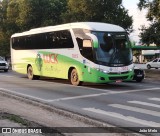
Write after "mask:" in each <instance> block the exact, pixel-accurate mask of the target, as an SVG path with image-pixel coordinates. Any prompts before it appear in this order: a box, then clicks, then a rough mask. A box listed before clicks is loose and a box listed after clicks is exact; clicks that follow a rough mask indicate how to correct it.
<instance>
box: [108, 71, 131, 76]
mask: <svg viewBox="0 0 160 136" xmlns="http://www.w3.org/2000/svg"><path fill="white" fill-rule="evenodd" d="M128 73H129V72H128V71H126V72H121V73H117V72H113V73H112V72H111V73H108V74H110V75H114V74H115V75H117V74H128Z"/></svg>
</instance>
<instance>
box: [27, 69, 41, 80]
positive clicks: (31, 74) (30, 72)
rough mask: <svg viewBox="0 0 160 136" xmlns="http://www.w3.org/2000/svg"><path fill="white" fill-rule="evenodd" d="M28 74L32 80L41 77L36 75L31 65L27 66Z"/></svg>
mask: <svg viewBox="0 0 160 136" xmlns="http://www.w3.org/2000/svg"><path fill="white" fill-rule="evenodd" d="M27 76H28V79H30V80H36V79H39V78H40V77H39V76H36V75H34V74H33V68H32V66H29V67H28V68H27Z"/></svg>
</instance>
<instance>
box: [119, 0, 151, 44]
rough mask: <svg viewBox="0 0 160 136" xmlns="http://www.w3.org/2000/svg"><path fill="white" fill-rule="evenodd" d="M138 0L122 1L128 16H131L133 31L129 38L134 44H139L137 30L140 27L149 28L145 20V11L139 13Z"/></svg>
mask: <svg viewBox="0 0 160 136" xmlns="http://www.w3.org/2000/svg"><path fill="white" fill-rule="evenodd" d="M138 2H139V0H122V5H123V6H124V7H125V8H126V9H128V11H129V15H130V16H133V29H134V32H132V33H131V34H130V38H131V39H132V40H134V41H136V42H139V36H138V35H139V32H140V31H139V30H138V29H139V28H141V26H142V25H145V26H149V22H148V21H147V20H146V18H145V16H146V12H147V11H146V10H142V11H140V10H139V9H138V6H137V4H138Z"/></svg>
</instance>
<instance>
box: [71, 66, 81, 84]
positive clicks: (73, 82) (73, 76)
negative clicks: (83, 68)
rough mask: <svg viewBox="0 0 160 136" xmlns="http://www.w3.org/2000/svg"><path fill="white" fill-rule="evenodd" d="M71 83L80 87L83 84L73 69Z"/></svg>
mask: <svg viewBox="0 0 160 136" xmlns="http://www.w3.org/2000/svg"><path fill="white" fill-rule="evenodd" d="M70 82H71V84H72V85H75V86H79V85H81V84H82V82H81V81H80V80H79V76H78V72H77V70H76V69H75V68H74V69H72V71H71V73H70Z"/></svg>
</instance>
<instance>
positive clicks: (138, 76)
mask: <svg viewBox="0 0 160 136" xmlns="http://www.w3.org/2000/svg"><path fill="white" fill-rule="evenodd" d="M144 77H145V71H144V70H143V69H139V68H137V67H134V77H133V80H136V81H137V82H141V81H142V80H143V79H144Z"/></svg>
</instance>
